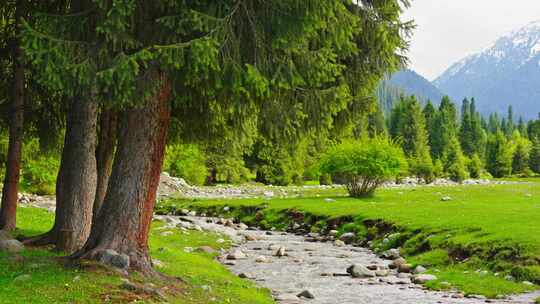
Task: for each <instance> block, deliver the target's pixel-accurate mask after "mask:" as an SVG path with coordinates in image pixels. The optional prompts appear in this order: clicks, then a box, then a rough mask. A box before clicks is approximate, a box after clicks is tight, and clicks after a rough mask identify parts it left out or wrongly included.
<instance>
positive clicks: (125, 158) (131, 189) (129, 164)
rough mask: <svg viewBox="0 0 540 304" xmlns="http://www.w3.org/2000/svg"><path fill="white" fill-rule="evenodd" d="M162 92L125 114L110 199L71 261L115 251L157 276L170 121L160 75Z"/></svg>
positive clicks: (165, 84) (135, 266)
mask: <svg viewBox="0 0 540 304" xmlns="http://www.w3.org/2000/svg"><path fill="white" fill-rule="evenodd" d="M155 73H156V75H154V76H152V78H153V79H152V81H157V82H158V83H159V84H160V88H159V89H158V90H157V92H156V96H153V97H152V98H150V100H148V101H146V104H145V105H144V106H143V107H140V108H135V109H129V110H126V111H125V112H123V113H122V115H121V120H120V130H119V133H118V136H119V137H118V147H117V151H116V153H115V160H114V164H113V170H112V174H111V178H110V181H109V187H108V190H107V194H106V196H105V200H104V202H103V205H102V207H101V210H100V211H99V213H98V216H97V218H96V220H95V222H94V223H95V224H94V225H93V226H92V232H91V234H90V238H89V239H88V242H87V243H86V244H85V246H84V248H83V249H82V250H80V251H79V252H77V253H75V254H74V255H73V256H72V258H79V259H98V258H99V257H100V255H101V253H102V252H103V251H104V250H107V249H112V250H115V251H116V252H117V253H119V254H126V255H128V256H129V258H130V265H129V268H130V270H136V271H139V272H141V273H142V274H144V275H151V274H154V273H155V272H154V271H153V269H152V264H151V260H150V257H149V255H148V234H149V231H150V224H151V221H152V214H153V208H154V205H155V201H156V192H157V187H158V184H159V176H160V172H161V166H162V164H163V155H164V152H165V144H166V139H167V132H168V127H169V121H170V108H169V101H170V95H171V84H170V82H169V81H168V80H167V79H166V77H164V76H163V75H161V74H158V72H155Z"/></svg>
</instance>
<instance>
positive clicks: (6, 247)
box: [0, 230, 24, 254]
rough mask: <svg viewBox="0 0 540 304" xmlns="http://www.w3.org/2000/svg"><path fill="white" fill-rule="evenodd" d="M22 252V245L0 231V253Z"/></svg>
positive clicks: (7, 233) (5, 232)
mask: <svg viewBox="0 0 540 304" xmlns="http://www.w3.org/2000/svg"><path fill="white" fill-rule="evenodd" d="M23 250H24V245H23V244H22V243H21V242H19V241H18V240H16V239H14V238H13V237H12V236H11V234H10V233H9V232H7V231H4V230H0V252H4V253H8V254H17V253H20V252H22V251H23Z"/></svg>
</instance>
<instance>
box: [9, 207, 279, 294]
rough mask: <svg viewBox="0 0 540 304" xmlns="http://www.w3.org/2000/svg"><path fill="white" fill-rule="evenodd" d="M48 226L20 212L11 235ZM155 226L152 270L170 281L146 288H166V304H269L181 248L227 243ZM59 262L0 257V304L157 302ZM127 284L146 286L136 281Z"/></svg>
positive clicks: (87, 268) (28, 255) (36, 254)
mask: <svg viewBox="0 0 540 304" xmlns="http://www.w3.org/2000/svg"><path fill="white" fill-rule="evenodd" d="M52 221H53V215H52V214H49V213H47V211H45V210H41V209H34V208H24V209H23V208H21V209H20V210H19V218H18V224H19V227H20V228H19V230H18V231H17V232H16V233H17V234H24V235H35V234H39V233H42V232H45V231H47V229H49V228H50V227H51V225H52ZM161 225H162V224H160V223H154V225H153V227H152V234H151V239H150V248H151V255H152V257H153V258H154V259H158V260H159V261H161V262H162V263H163V267H162V268H158V270H159V271H160V272H162V273H164V274H166V275H168V276H170V279H166V280H161V279H153V280H151V282H152V283H154V284H155V285H156V286H158V287H164V286H166V287H167V288H168V290H169V292H168V293H166V294H167V297H168V299H167V300H168V303H196V304H203V303H239V304H240V303H242V304H243V303H253V304H267V303H273V301H272V300H271V297H270V295H269V292H268V291H267V290H264V289H260V288H258V287H256V286H255V285H254V284H252V283H250V282H247V281H245V280H242V279H239V278H237V277H236V276H234V275H233V274H231V273H230V272H229V271H228V270H227V269H225V268H224V267H222V266H221V265H220V264H219V263H217V262H216V261H214V259H213V258H214V255H213V254H206V253H202V252H197V251H196V250H195V251H194V252H186V251H184V248H185V247H192V248H194V249H196V248H197V247H199V246H210V247H212V248H215V249H220V248H223V247H227V246H228V243H227V242H225V243H218V242H217V240H218V239H219V238H220V236H218V235H215V234H210V233H203V232H189V234H187V233H184V234H180V231H179V230H178V229H170V231H171V232H173V233H172V234H170V235H167V236H165V235H162V233H163V232H164V231H166V230H163V229H161V228H160V227H161ZM60 256H61V254H60V253H53V252H51V251H49V250H47V249H44V248H41V249H30V248H29V249H27V250H25V251H24V252H23V253H22V254H21V256H20V257H13V256H11V257H10V256H7V255H2V256H0V303H2V304H4V303H6V304H7V303H13V304H15V303H17V304H18V303H33V304H34V303H35V304H41V303H43V304H49V303H105V302H106V303H132V302H135V301H136V302H137V303H154V302H157V301H155V299H153V298H152V297H151V296H149V295H144V294H135V293H132V292H129V291H127V290H123V289H122V288H120V285H121V283H122V277H121V276H119V275H118V274H116V273H115V272H112V271H110V270H107V269H103V268H101V267H97V266H95V265H84V266H81V265H76V266H74V265H69V264H66V261H65V260H64V259H60V258H59V257H60ZM25 274H27V275H30V276H29V277H27V278H26V279H23V280H21V275H25ZM17 277H19V279H17V280H16V278H17ZM22 278H24V277H22ZM174 278H180V279H181V280H178V279H174ZM129 279H130V280H131V281H132V282H138V283H143V282H146V279H143V278H141V277H138V276H136V275H133V276H131V277H130V278H129Z"/></svg>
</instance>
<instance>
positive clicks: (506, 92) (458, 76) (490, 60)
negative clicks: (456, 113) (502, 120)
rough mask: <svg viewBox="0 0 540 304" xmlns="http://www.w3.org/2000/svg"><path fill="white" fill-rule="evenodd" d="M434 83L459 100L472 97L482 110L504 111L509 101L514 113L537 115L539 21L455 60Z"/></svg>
mask: <svg viewBox="0 0 540 304" xmlns="http://www.w3.org/2000/svg"><path fill="white" fill-rule="evenodd" d="M434 84H435V85H436V86H437V87H438V88H439V89H440V90H441V91H443V92H446V93H448V94H449V95H450V96H451V97H452V98H453V99H454V100H455V101H458V102H460V101H461V100H462V99H463V98H464V97H475V98H476V101H477V103H478V108H479V109H481V110H482V111H483V112H485V113H488V112H500V113H504V112H505V111H506V109H507V107H508V105H510V104H511V105H512V106H513V108H514V112H515V113H516V114H518V115H522V116H523V117H525V118H528V119H530V118H536V117H537V116H538V112H540V21H537V22H533V23H530V24H528V25H527V26H525V27H523V28H520V29H518V30H516V31H513V32H512V33H510V34H509V35H506V36H504V37H501V38H500V39H499V40H497V41H496V43H495V45H493V46H492V47H490V48H488V49H486V50H484V51H482V52H480V53H478V54H474V55H472V56H469V57H467V58H465V59H463V60H461V61H459V62H457V63H456V64H454V65H452V66H451V67H450V68H449V69H448V70H447V71H445V72H444V73H443V74H442V75H441V76H440V77H438V78H437V79H436V80H435V81H434Z"/></svg>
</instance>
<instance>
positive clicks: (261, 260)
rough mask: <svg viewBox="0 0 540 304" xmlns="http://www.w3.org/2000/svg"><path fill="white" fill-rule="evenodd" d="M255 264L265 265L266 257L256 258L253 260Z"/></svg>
mask: <svg viewBox="0 0 540 304" xmlns="http://www.w3.org/2000/svg"><path fill="white" fill-rule="evenodd" d="M255 262H257V263H266V262H267V260H266V257H265V256H263V255H261V256H259V257H257V258H256V259H255Z"/></svg>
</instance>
